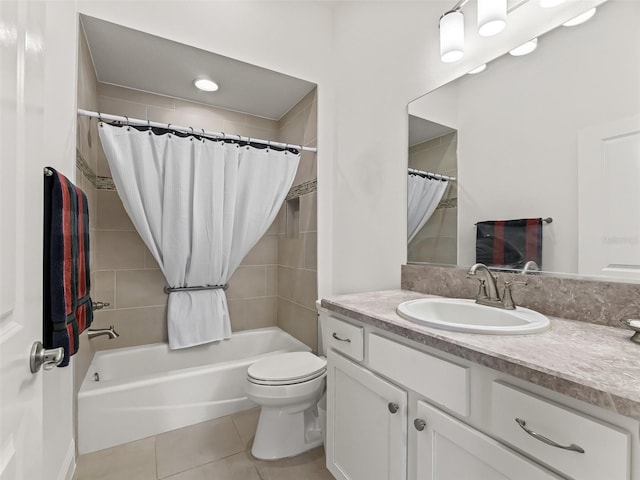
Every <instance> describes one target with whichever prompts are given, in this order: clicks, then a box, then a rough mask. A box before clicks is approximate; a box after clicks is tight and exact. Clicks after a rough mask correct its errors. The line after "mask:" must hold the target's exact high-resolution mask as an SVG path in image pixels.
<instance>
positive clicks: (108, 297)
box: [91, 270, 116, 310]
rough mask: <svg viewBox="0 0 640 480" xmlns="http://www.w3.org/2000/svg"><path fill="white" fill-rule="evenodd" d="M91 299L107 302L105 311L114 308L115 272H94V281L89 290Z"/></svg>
mask: <svg viewBox="0 0 640 480" xmlns="http://www.w3.org/2000/svg"><path fill="white" fill-rule="evenodd" d="M91 298H92V299H93V300H94V301H100V302H108V303H109V306H108V307H105V310H113V309H114V308H116V272H115V270H100V271H97V272H95V280H94V282H93V284H92V288H91Z"/></svg>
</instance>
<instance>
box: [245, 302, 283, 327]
mask: <svg viewBox="0 0 640 480" xmlns="http://www.w3.org/2000/svg"><path fill="white" fill-rule="evenodd" d="M245 322H246V324H247V325H248V326H249V328H262V327H273V326H275V325H277V324H278V297H261V298H248V299H247V300H246V302H245Z"/></svg>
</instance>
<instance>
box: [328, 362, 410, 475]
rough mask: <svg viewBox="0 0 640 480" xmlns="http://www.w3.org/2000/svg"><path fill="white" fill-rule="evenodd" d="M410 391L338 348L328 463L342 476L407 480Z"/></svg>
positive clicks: (332, 371) (331, 370) (331, 380)
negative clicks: (339, 351)
mask: <svg viewBox="0 0 640 480" xmlns="http://www.w3.org/2000/svg"><path fill="white" fill-rule="evenodd" d="M406 425H407V393H406V392H405V391H404V390H401V389H400V388H398V387H396V386H394V385H392V384H391V383H389V382H387V381H385V380H383V379H381V378H380V377H378V376H376V375H374V374H373V373H371V372H370V371H369V370H367V369H365V368H363V367H361V366H360V365H358V364H356V363H353V362H351V361H349V360H347V359H345V358H344V357H342V356H340V355H339V354H337V353H335V352H334V351H333V350H330V351H329V355H328V373H327V444H326V452H327V468H328V469H329V471H330V472H331V473H332V474H333V475H334V476H335V477H336V478H337V479H338V480H403V479H405V478H406V457H407V431H406Z"/></svg>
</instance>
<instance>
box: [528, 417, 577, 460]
mask: <svg viewBox="0 0 640 480" xmlns="http://www.w3.org/2000/svg"><path fill="white" fill-rule="evenodd" d="M516 422H517V424H518V425H520V428H522V429H523V430H524V431H525V432H527V433H528V434H529V435H531V436H532V437H533V438H535V439H536V440H540V441H541V442H543V443H546V444H547V445H551V446H552V447H557V448H562V449H563V450H571V451H572V452H578V453H584V449H583V448H582V447H579V446H578V445H576V444H575V443H572V444H571V445H560V444H559V443H556V442H554V441H553V440H551V439H550V438H547V437H545V436H544V435H540V434H539V433H536V432H534V431H533V430H530V429H528V428H527V426H526V425H527V422H525V421H524V420H522V419H521V418H516Z"/></svg>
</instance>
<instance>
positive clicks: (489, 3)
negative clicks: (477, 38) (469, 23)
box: [478, 0, 507, 37]
mask: <svg viewBox="0 0 640 480" xmlns="http://www.w3.org/2000/svg"><path fill="white" fill-rule="evenodd" d="M506 26H507V0H478V33H479V34H480V35H481V36H483V37H490V36H492V35H496V34H498V33H500V32H501V31H502V30H504V27H506Z"/></svg>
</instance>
